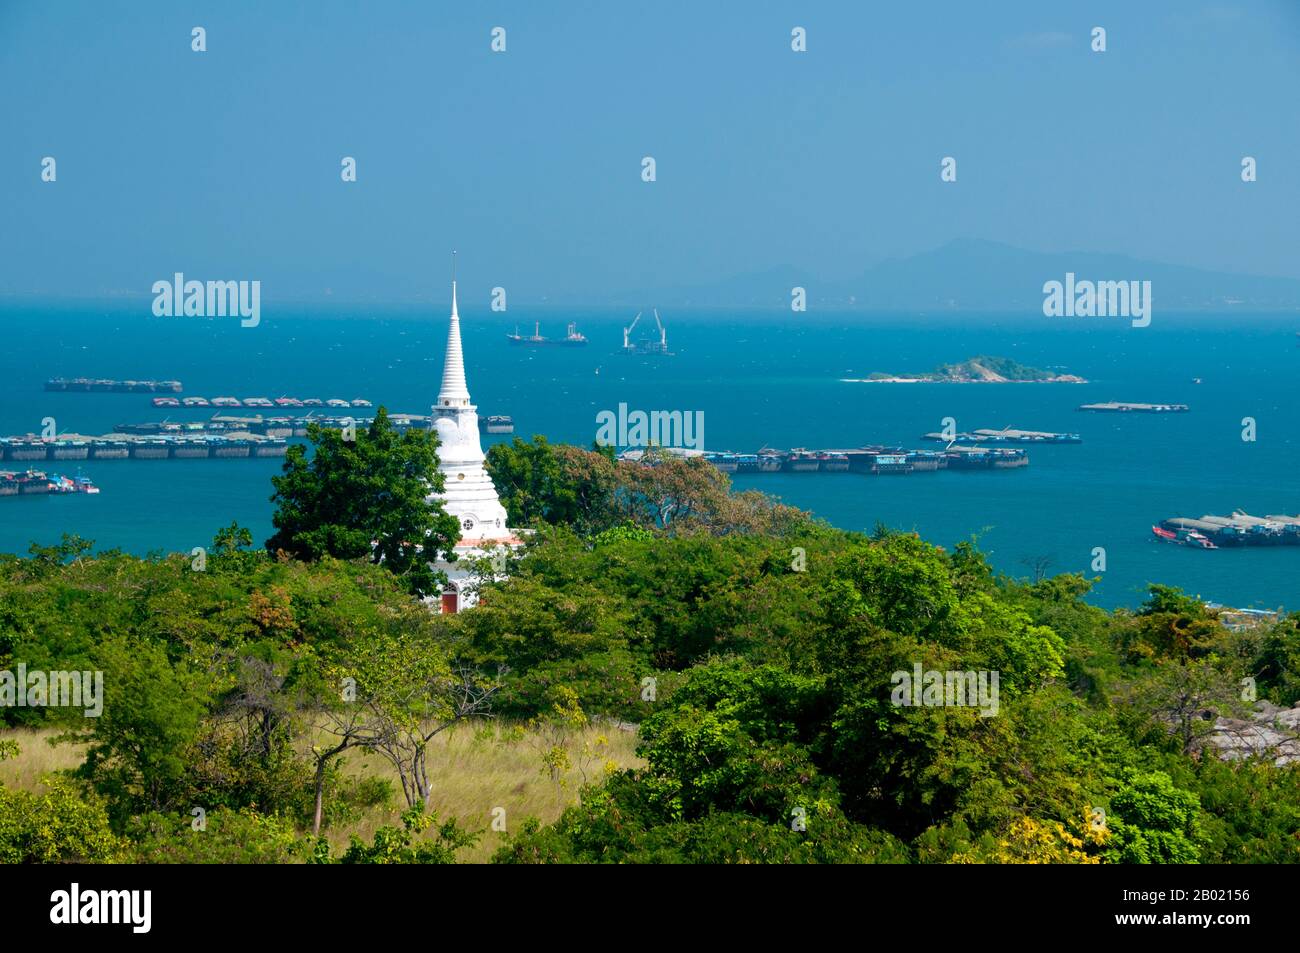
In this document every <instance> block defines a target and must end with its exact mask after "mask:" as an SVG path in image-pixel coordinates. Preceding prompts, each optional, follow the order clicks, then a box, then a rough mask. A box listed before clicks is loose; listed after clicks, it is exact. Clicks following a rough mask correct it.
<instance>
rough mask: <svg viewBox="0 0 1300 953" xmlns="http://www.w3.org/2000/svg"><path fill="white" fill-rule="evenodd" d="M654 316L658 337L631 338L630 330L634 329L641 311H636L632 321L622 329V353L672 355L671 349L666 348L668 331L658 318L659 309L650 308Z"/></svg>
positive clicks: (639, 318)
mask: <svg viewBox="0 0 1300 953" xmlns="http://www.w3.org/2000/svg"><path fill="white" fill-rule="evenodd" d="M652 310H653V311H654V316H655V324H656V325H658V327H659V339H658V340H655V339H654V338H652V337H644V338H641V339H640V340H639V341H633V340H632V332H633V331H635V330H636V326H637V322H639V321H640V320H641V314H642V312H640V311H638V312H637V313H636V317H635V318H633V319H632V323H631V324H630V325H628V326H627V327H625V328H624V329H623V353H624V354H657V355H660V356H662V357H672V356H673V353H672V351H670V350H668V332H667V330H665V329H664V323H663V321H661V320H659V310H658V309H657V308H655V309H652Z"/></svg>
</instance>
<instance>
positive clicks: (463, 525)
mask: <svg viewBox="0 0 1300 953" xmlns="http://www.w3.org/2000/svg"><path fill="white" fill-rule="evenodd" d="M460 525H461V528H462V529H467V530H469V529H473V528H474V521H473V520H472V519H470V518H469V517H468V516H467V517H465V521H464V522H463V523H461V524H460Z"/></svg>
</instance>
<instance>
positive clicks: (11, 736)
mask: <svg viewBox="0 0 1300 953" xmlns="http://www.w3.org/2000/svg"><path fill="white" fill-rule="evenodd" d="M57 734H58V732H57V731H53V730H50V729H41V730H38V731H30V730H28V729H25V728H18V729H13V730H7V731H0V738H3V739H4V740H6V741H16V742H18V747H19V748H20V749H22V750H21V751H20V752H19V754H18V757H16V758H12V759H10V760H8V761H0V784H3V785H5V786H6V787H11V788H21V789H23V790H25V791H35V790H36V789H37V788H39V787H40V782H41V777H42V775H46V774H49V773H50V772H51V771H62V770H64V769H65V768H75V767H76V766H77V765H79V764H81V759H82V757H83V750H82V748H81V746H80V745H51V744H50V743H49V739H51V738H53V737H54V736H55V735H57Z"/></svg>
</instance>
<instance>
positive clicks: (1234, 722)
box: [1202, 701, 1300, 768]
mask: <svg viewBox="0 0 1300 953" xmlns="http://www.w3.org/2000/svg"><path fill="white" fill-rule="evenodd" d="M1202 747H1210V748H1213V749H1215V751H1216V752H1217V754H1218V756H1219V757H1220V758H1222V759H1223V760H1225V761H1239V760H1244V759H1246V758H1251V757H1265V758H1270V759H1271V760H1272V761H1273V764H1275V765H1277V766H1278V767H1279V768H1280V767H1282V766H1283V765H1286V764H1291V763H1293V762H1300V705H1297V706H1296V707H1295V708H1279V707H1278V706H1277V705H1274V704H1272V703H1271V702H1267V701H1261V702H1256V703H1255V711H1254V712H1253V713H1252V715H1251V717H1250V718H1218V719H1216V720H1215V722H1214V730H1213V731H1211V732H1210V733H1209V734H1208V735H1206V736H1205V737H1204V738H1203V739H1202Z"/></svg>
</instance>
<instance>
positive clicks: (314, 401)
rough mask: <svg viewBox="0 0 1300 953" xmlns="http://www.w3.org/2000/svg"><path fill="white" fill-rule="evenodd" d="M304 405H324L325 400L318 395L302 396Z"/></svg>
mask: <svg viewBox="0 0 1300 953" xmlns="http://www.w3.org/2000/svg"><path fill="white" fill-rule="evenodd" d="M302 405H303V406H304V407H324V406H325V401H323V400H321V399H320V398H319V397H304V398H303V401H302Z"/></svg>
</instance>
